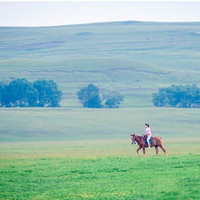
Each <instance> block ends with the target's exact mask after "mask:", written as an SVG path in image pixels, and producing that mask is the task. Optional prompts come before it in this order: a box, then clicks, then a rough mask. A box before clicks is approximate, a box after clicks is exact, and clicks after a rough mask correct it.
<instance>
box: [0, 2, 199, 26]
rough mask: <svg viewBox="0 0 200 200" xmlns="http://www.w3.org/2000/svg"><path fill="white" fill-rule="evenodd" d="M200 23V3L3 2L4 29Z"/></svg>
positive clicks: (0, 11) (0, 6)
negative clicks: (137, 23) (106, 24)
mask: <svg viewBox="0 0 200 200" xmlns="http://www.w3.org/2000/svg"><path fill="white" fill-rule="evenodd" d="M129 20H136V21H156V22H158V21H162V22H188V21H200V2H199V1H194V2H191V1H177V2H172V1H169V2H163V1H146V2H145V1H116V2H115V1H80V2H79V1H60V2H59V1H50V2H46V1H43V2H40V1H36V2H26V1H19V2H18V1H12V2H9V1H8V2H7V1H5V2H4V1H0V26H25V27H30V26H31V27H37V26H57V25H69V24H84V23H94V22H108V21H109V22H111V21H129Z"/></svg>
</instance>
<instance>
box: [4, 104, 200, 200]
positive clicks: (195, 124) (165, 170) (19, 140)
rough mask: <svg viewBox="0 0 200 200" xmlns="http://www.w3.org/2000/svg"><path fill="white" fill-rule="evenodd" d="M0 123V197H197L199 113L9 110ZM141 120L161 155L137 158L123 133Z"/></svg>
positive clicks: (140, 128)
mask: <svg viewBox="0 0 200 200" xmlns="http://www.w3.org/2000/svg"><path fill="white" fill-rule="evenodd" d="M0 119H1V123H0V136H1V142H0V180H1V182H0V199H3V200H4V199H9V200H11V199H19V200H21V199H33V200H35V199H41V200H43V199H69V200H71V199H102V200H103V199H130V200H132V199H136V200H141V199H146V200H156V199H157V200H165V199H166V200H171V199H174V200H175V199H176V200H179V199H191V200H193V199H200V192H199V187H200V175H199V172H200V145H199V144H200V137H199V109H173V108H132V109H127V108H121V109H63V108H57V109H51V108H49V109H41V108H40V109H31V108H27V109H18V108H16V109H1V112H0ZM147 119H150V120H149V121H150V124H151V127H152V131H153V134H154V135H160V136H162V137H163V143H164V146H165V148H166V149H167V152H168V155H169V156H168V157H165V156H164V153H163V152H161V150H160V152H159V156H158V157H155V156H154V155H155V150H154V149H153V148H152V149H147V151H146V157H143V156H141V157H138V156H137V155H136V149H137V145H131V139H130V133H132V132H136V133H138V134H141V133H143V132H144V127H143V126H144V123H143V122H144V120H147ZM140 153H141V155H142V152H140Z"/></svg>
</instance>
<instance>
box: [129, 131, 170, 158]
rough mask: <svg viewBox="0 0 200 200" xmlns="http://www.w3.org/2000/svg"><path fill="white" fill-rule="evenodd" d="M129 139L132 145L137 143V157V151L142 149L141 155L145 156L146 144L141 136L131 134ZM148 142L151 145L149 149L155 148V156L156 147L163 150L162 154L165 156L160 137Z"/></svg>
mask: <svg viewBox="0 0 200 200" xmlns="http://www.w3.org/2000/svg"><path fill="white" fill-rule="evenodd" d="M131 139H132V144H133V143H137V144H138V146H139V147H138V149H137V154H138V155H139V150H140V149H142V150H143V154H144V155H145V148H148V144H147V142H146V141H145V140H144V138H143V136H140V135H136V134H131ZM149 142H150V144H151V146H150V147H155V150H156V156H157V155H158V147H160V148H161V149H162V150H163V152H164V153H165V155H166V156H167V152H166V150H165V148H164V147H163V144H162V137H152V138H151V139H150V141H149Z"/></svg>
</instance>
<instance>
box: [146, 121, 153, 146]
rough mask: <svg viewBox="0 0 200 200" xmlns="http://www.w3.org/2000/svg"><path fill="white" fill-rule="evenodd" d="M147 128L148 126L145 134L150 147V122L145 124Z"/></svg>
mask: <svg viewBox="0 0 200 200" xmlns="http://www.w3.org/2000/svg"><path fill="white" fill-rule="evenodd" d="M145 128H146V132H145V134H144V135H146V136H147V143H148V147H149V148H150V142H149V140H150V138H151V136H152V135H151V129H150V128H149V124H147V123H146V124H145Z"/></svg>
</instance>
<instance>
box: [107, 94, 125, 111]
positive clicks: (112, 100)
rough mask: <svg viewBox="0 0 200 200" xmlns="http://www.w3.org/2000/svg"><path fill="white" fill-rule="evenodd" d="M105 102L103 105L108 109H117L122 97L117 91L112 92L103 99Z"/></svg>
mask: <svg viewBox="0 0 200 200" xmlns="http://www.w3.org/2000/svg"><path fill="white" fill-rule="evenodd" d="M105 98H106V99H107V100H106V102H105V104H106V105H107V106H108V107H109V108H118V107H119V104H120V103H121V101H123V99H124V97H123V96H122V95H121V94H120V93H119V92H118V91H112V92H111V93H109V94H108V95H107V97H105Z"/></svg>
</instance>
